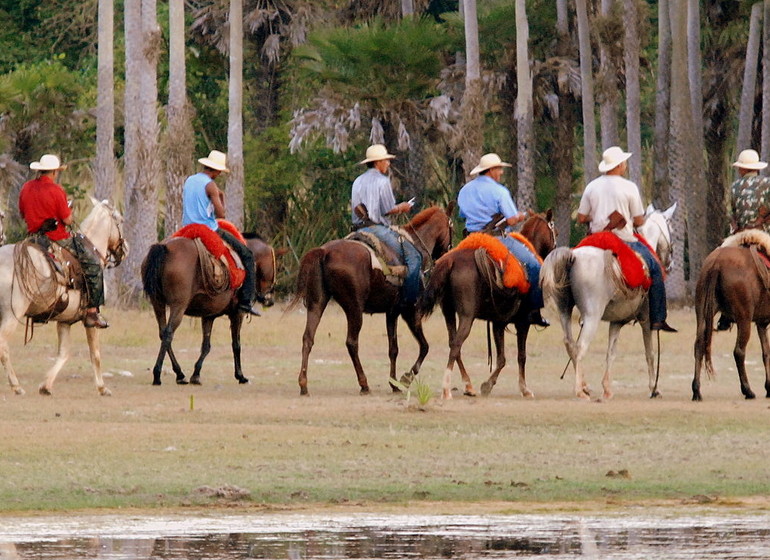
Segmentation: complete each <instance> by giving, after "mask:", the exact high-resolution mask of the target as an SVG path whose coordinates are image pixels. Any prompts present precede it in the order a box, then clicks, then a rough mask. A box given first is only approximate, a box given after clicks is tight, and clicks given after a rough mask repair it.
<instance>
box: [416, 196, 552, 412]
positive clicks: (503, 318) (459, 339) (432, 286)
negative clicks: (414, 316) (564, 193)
mask: <svg viewBox="0 0 770 560" xmlns="http://www.w3.org/2000/svg"><path fill="white" fill-rule="evenodd" d="M521 233H522V235H524V236H525V237H526V238H527V239H529V240H530V241H531V242H532V245H533V246H534V247H535V250H536V251H537V253H538V255H539V256H540V257H541V258H544V257H545V256H546V255H547V254H548V253H550V252H551V251H552V250H553V248H554V247H555V246H556V232H555V229H554V224H553V213H552V211H551V210H550V209H549V210H548V211H547V212H546V213H545V214H534V215H532V216H531V217H530V218H529V219H527V221H526V222H525V223H524V225H523V227H522V229H521ZM474 253H475V250H474V249H454V250H453V251H451V252H449V253H447V254H446V255H444V256H443V257H441V258H440V259H439V260H438V261H437V262H436V267H435V269H434V270H433V274H432V275H431V278H430V282H429V283H428V286H427V287H426V288H425V292H424V293H423V296H422V300H421V302H420V310H421V312H422V313H424V314H425V315H426V316H427V315H428V314H430V313H431V312H432V310H433V308H434V307H435V305H436V303H439V302H440V303H441V311H442V312H443V315H444V320H445V322H446V327H447V333H448V337H449V360H448V362H447V370H446V374H445V376H444V391H443V396H444V398H451V391H450V390H449V386H448V384H449V379H450V376H451V372H452V368H453V367H454V364H455V362H457V366H458V367H459V368H460V375H462V378H463V381H464V382H465V392H464V394H466V395H468V396H475V395H476V391H475V389H474V388H473V384H472V383H471V379H470V377H469V376H468V372H467V370H466V369H465V364H463V360H462V356H461V350H462V346H463V343H464V342H465V339H466V338H468V335H469V334H470V332H471V327H472V326H473V321H474V320H475V319H483V320H485V321H489V322H490V323H491V324H492V333H493V337H494V341H495V348H496V350H497V358H496V362H495V369H494V371H493V372H492V375H491V376H490V377H489V379H487V380H486V381H485V382H484V383H483V384H482V386H481V393H482V394H483V395H488V394H489V393H490V392H491V391H492V388H493V387H494V386H495V383H497V377H498V375H499V374H500V371H501V370H502V369H503V367H505V329H506V327H507V326H508V325H509V324H511V323H513V324H514V325H515V326H516V342H517V347H518V363H519V390H520V391H521V394H522V396H524V397H530V398H531V397H533V396H534V395H533V394H532V392H531V391H530V390H529V389H528V388H527V382H526V375H525V365H526V361H527V335H528V334H529V317H528V315H529V312H530V311H532V310H531V309H530V308H529V306H528V305H527V299H526V297H522V295H521V294H520V293H519V292H518V291H517V290H515V289H500V288H497V287H496V286H494V285H492V284H491V283H490V282H489V281H487V279H486V278H487V277H486V275H485V274H484V273H483V272H482V271H480V270H479V268H478V265H477V264H476V258H475V254H474ZM458 317H459V325H458V323H457V318H458Z"/></svg>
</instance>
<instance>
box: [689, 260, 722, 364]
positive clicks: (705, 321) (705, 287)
mask: <svg viewBox="0 0 770 560" xmlns="http://www.w3.org/2000/svg"><path fill="white" fill-rule="evenodd" d="M716 265H717V263H716V261H713V260H711V262H709V261H706V262H705V263H704V267H703V268H702V269H701V270H702V274H701V277H700V278H699V279H698V284H697V285H696V287H695V316H696V327H695V348H694V351H695V360H696V362H697V361H702V360H703V359H704V358H705V360H706V363H707V364H710V362H711V356H710V355H708V354H709V353H710V348H711V338H712V336H713V335H714V333H713V325H714V316H715V315H716V313H717V287H718V286H719V278H720V270H719V267H718V266H716ZM696 367H697V364H696ZM706 375H707V376H708V377H709V378H713V377H714V370H713V368H711V367H706Z"/></svg>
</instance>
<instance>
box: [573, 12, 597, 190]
mask: <svg viewBox="0 0 770 560" xmlns="http://www.w3.org/2000/svg"><path fill="white" fill-rule="evenodd" d="M575 11H576V12H577V22H578V43H579V45H580V79H581V84H582V86H581V89H582V93H581V97H582V103H583V176H584V178H585V182H588V181H590V180H592V179H593V178H595V177H596V176H597V175H598V170H597V163H596V117H595V115H594V80H593V69H592V65H591V37H590V28H589V24H588V10H587V7H586V0H575Z"/></svg>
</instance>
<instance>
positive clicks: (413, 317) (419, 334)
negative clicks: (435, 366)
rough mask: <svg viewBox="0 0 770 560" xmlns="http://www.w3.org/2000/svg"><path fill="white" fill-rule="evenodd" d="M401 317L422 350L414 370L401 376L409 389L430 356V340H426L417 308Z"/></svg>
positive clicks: (402, 381) (409, 309)
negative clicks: (426, 358)
mask: <svg viewBox="0 0 770 560" xmlns="http://www.w3.org/2000/svg"><path fill="white" fill-rule="evenodd" d="M401 316H402V317H403V318H404V321H406V326H407V327H409V331H410V332H411V333H412V336H414V338H415V340H417V344H418V346H419V348H420V350H419V354H418V355H417V361H415V362H414V365H413V366H412V369H411V370H409V372H408V373H405V374H404V375H402V376H401V380H400V381H401V383H402V384H403V385H405V386H407V387H409V385H411V383H412V381H413V380H414V378H415V376H416V375H417V374H418V373H420V367H422V363H423V361H425V357H426V356H427V355H428V349H429V346H428V340H427V339H426V338H425V333H424V332H423V330H422V318H421V317H419V316H418V315H417V312H416V308H414V307H409V308H408V309H406V310H404V312H403V313H401Z"/></svg>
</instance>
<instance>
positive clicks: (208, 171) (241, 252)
mask: <svg viewBox="0 0 770 560" xmlns="http://www.w3.org/2000/svg"><path fill="white" fill-rule="evenodd" d="M198 162H199V163H201V164H202V165H203V171H201V172H200V173H196V174H195V175H191V176H190V177H188V178H187V180H186V181H185V182H184V188H183V193H182V210H183V215H182V225H183V226H186V225H188V224H202V225H205V226H208V227H209V228H211V229H212V230H213V231H215V232H217V234H219V237H221V238H222V239H223V240H224V241H225V242H226V243H227V244H228V245H230V247H232V248H233V251H235V252H236V253H237V254H238V257H240V259H241V262H242V263H243V268H244V269H245V272H246V277H245V278H244V280H243V286H242V287H241V289H240V290H239V291H238V309H239V310H240V311H242V312H243V313H248V314H250V315H256V316H257V317H259V316H260V313H259V311H257V310H256V309H254V308H253V307H252V306H253V304H254V300H255V295H256V280H255V275H256V269H255V266H254V255H253V254H252V252H251V249H249V248H248V247H247V246H246V245H244V244H243V243H241V242H240V241H239V240H238V238H236V237H235V236H234V235H232V234H231V233H230V232H228V231H225V230H224V229H222V228H220V227H219V224H217V218H220V219H224V217H225V195H224V193H223V192H222V191H221V190H219V187H217V184H216V183H215V182H214V179H216V178H217V177H219V175H220V174H221V173H222V172H224V173H229V172H230V170H229V169H228V168H227V165H226V163H227V156H226V155H225V154H223V153H222V152H219V151H217V150H212V151H211V153H210V154H209V156H208V157H205V158H200V159H199V160H198Z"/></svg>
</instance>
